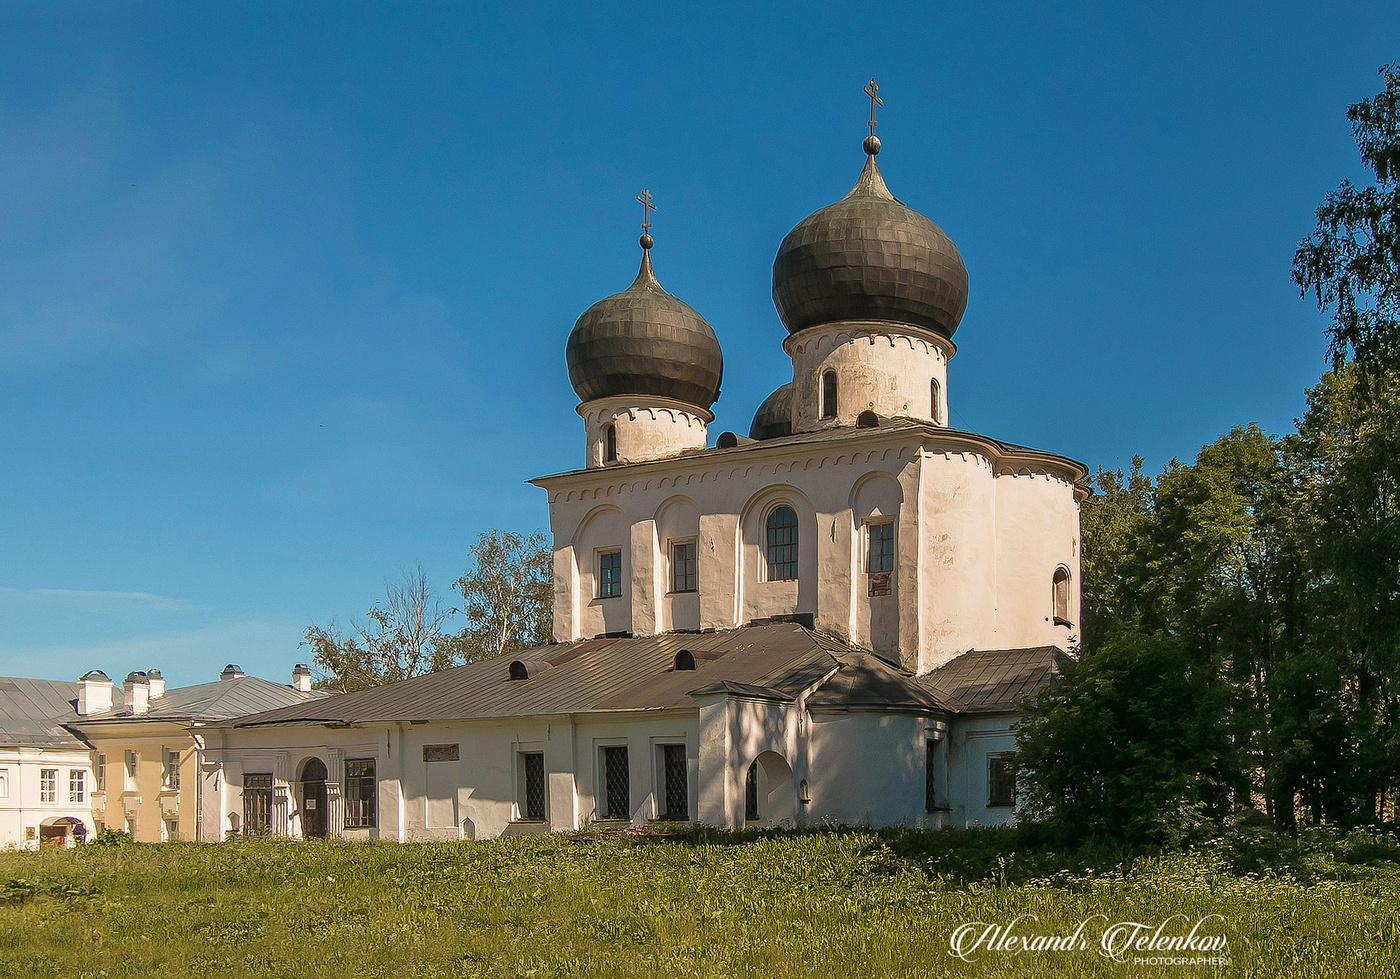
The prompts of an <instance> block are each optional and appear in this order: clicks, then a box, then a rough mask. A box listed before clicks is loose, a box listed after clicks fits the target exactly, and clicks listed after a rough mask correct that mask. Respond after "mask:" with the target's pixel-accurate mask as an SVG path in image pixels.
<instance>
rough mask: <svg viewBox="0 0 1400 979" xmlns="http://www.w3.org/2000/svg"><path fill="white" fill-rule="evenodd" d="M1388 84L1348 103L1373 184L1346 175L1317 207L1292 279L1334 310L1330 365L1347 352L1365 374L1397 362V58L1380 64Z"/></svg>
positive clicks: (1399, 358)
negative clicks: (1313, 227)
mask: <svg viewBox="0 0 1400 979" xmlns="http://www.w3.org/2000/svg"><path fill="white" fill-rule="evenodd" d="M1380 74H1381V77H1382V78H1384V79H1385V90H1384V91H1382V92H1380V93H1379V94H1378V95H1377V96H1376V97H1375V98H1374V99H1367V100H1365V101H1362V102H1358V103H1356V104H1355V105H1353V106H1350V107H1349V108H1348V109H1347V118H1348V119H1349V120H1350V121H1351V128H1352V133H1353V134H1354V135H1355V137H1356V145H1357V147H1358V148H1359V149H1360V150H1361V159H1362V161H1363V162H1364V163H1365V164H1366V165H1367V166H1368V167H1370V169H1371V170H1372V171H1373V172H1374V173H1375V175H1376V186H1373V187H1357V186H1356V185H1355V184H1353V183H1352V182H1351V181H1350V180H1344V181H1342V184H1341V186H1340V187H1338V188H1337V189H1336V190H1334V191H1332V193H1330V194H1328V195H1327V199H1326V200H1325V201H1323V203H1322V205H1321V206H1320V207H1319V208H1318V209H1317V230H1316V231H1314V232H1313V233H1312V234H1311V235H1309V236H1308V237H1307V238H1305V239H1303V241H1302V242H1300V243H1299V245H1298V251H1297V253H1296V254H1295V255H1294V257H1293V281H1294V282H1295V283H1296V284H1297V286H1298V288H1299V289H1300V290H1301V292H1302V294H1303V295H1304V296H1306V295H1307V294H1308V292H1309V291H1310V290H1311V291H1312V292H1313V293H1314V294H1315V295H1316V297H1317V303H1318V306H1319V307H1321V308H1322V309H1323V310H1329V309H1330V310H1331V311H1332V317H1333V324H1332V326H1331V327H1329V329H1328V333H1329V334H1330V336H1331V341H1332V343H1331V356H1332V365H1333V367H1334V368H1337V367H1340V366H1341V365H1342V364H1343V363H1344V362H1346V360H1347V358H1348V355H1350V356H1351V357H1352V358H1353V359H1355V360H1356V362H1357V363H1358V364H1359V365H1360V366H1361V367H1362V368H1363V370H1364V371H1365V372H1366V373H1367V374H1370V373H1372V372H1374V371H1375V370H1376V369H1377V368H1380V367H1383V366H1385V365H1390V366H1400V187H1397V185H1396V181H1397V179H1400V64H1392V65H1386V66H1385V67H1383V68H1382V69H1381V70H1380Z"/></svg>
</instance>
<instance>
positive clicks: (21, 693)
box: [0, 676, 121, 747]
mask: <svg viewBox="0 0 1400 979" xmlns="http://www.w3.org/2000/svg"><path fill="white" fill-rule="evenodd" d="M115 695H116V696H118V697H120V696H121V691H120V689H118V690H117V691H116V694H115ZM77 699H78V685H77V684H76V683H71V682H68V681H65V680H31V679H29V678H28V677H18V676H16V677H10V676H6V677H0V744H5V745H14V746H17V747H18V746H31V747H82V746H83V742H82V741H81V740H79V739H78V737H77V736H76V735H75V734H73V732H72V731H69V730H68V729H66V728H65V727H64V726H63V725H64V724H65V723H67V722H68V721H71V720H73V719H74V718H75V717H76V716H77V708H76V706H75V704H76V701H77Z"/></svg>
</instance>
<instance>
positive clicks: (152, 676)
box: [146, 670, 165, 700]
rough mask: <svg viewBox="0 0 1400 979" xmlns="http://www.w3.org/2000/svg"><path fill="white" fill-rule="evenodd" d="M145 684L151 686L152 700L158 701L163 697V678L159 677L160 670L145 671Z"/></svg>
mask: <svg viewBox="0 0 1400 979" xmlns="http://www.w3.org/2000/svg"><path fill="white" fill-rule="evenodd" d="M146 682H147V683H149V684H150V685H151V699H152V700H159V699H160V698H162V697H164V696H165V677H163V676H161V675H160V670H147V671H146Z"/></svg>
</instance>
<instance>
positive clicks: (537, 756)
mask: <svg viewBox="0 0 1400 979" xmlns="http://www.w3.org/2000/svg"><path fill="white" fill-rule="evenodd" d="M520 759H521V761H522V762H523V763H524V765H523V768H524V776H525V778H524V779H523V785H522V788H523V789H524V790H525V797H524V798H523V799H522V800H521V803H520V817H521V818H522V819H529V820H533V821H537V822H543V821H544V819H545V807H544V753H543V752H539V751H527V752H523V753H522V754H521V756H520Z"/></svg>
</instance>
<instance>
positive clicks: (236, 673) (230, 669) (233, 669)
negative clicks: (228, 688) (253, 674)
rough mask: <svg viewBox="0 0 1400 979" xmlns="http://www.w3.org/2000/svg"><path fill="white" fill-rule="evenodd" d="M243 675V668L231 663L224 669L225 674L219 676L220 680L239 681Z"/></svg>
mask: <svg viewBox="0 0 1400 979" xmlns="http://www.w3.org/2000/svg"><path fill="white" fill-rule="evenodd" d="M242 675H243V667H241V666H235V665H233V664H232V663H230V664H229V665H228V666H225V667H224V672H222V673H220V674H219V679H220V680H237V679H238V678H239V677H241V676H242Z"/></svg>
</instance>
